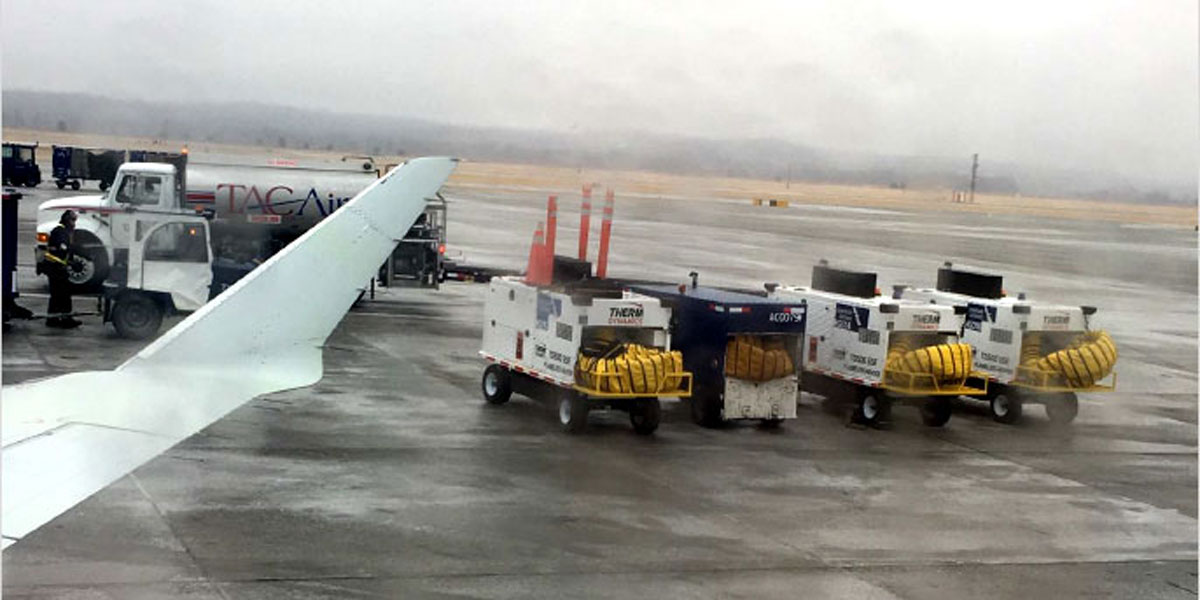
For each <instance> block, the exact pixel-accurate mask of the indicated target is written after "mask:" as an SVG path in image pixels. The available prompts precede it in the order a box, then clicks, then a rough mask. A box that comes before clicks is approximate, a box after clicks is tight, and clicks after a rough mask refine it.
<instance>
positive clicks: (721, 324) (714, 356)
mask: <svg viewBox="0 0 1200 600" xmlns="http://www.w3.org/2000/svg"><path fill="white" fill-rule="evenodd" d="M632 289H633V290H634V291H636V292H640V293H644V294H646V295H649V296H654V297H656V298H660V299H662V301H663V302H664V303H665V304H666V305H667V306H668V307H670V308H671V310H672V311H673V313H674V318H673V319H672V321H671V322H672V326H671V341H672V344H673V347H674V348H675V349H677V350H680V351H682V352H683V366H684V369H686V370H687V371H690V372H691V373H692V376H693V378H694V384H693V388H692V397H691V400H690V404H691V415H692V420H693V421H695V422H696V423H697V424H700V425H703V426H706V427H713V426H716V425H718V424H720V423H722V422H725V421H731V420H736V419H761V420H762V421H763V423H764V424H766V425H770V426H773V425H778V424H779V423H782V422H783V420H784V419H794V418H796V402H797V400H799V393H800V390H799V386H798V381H799V375H798V367H799V357H800V345H801V343H802V342H803V339H804V326H805V322H804V315H805V305H804V301H803V300H801V301H780V300H770V299H767V298H765V297H763V296H762V295H753V294H747V293H741V292H734V291H728V290H722V289H717V288H711V287H703V286H699V285H697V283H696V275H695V274H694V273H693V275H692V282H691V285H686V284H685V285H678V286H675V285H634V286H633V287H632Z"/></svg>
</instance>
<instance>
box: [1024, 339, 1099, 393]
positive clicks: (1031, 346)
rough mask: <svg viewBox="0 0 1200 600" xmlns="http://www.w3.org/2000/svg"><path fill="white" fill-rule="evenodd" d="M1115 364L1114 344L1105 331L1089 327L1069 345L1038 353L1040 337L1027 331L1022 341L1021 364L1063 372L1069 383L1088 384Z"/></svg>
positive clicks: (1073, 385)
mask: <svg viewBox="0 0 1200 600" xmlns="http://www.w3.org/2000/svg"><path fill="white" fill-rule="evenodd" d="M1116 364H1117V345H1116V343H1115V342H1113V339H1112V337H1111V336H1109V335H1108V332H1107V331H1088V332H1085V333H1084V334H1082V335H1080V336H1079V337H1077V338H1075V340H1074V341H1072V342H1071V344H1070V345H1069V346H1067V347H1066V348H1063V349H1062V350H1058V351H1057V352H1051V353H1050V354H1047V355H1046V356H1041V339H1040V337H1039V336H1038V335H1037V334H1033V333H1031V334H1028V335H1026V336H1025V339H1024V340H1023V342H1022V345H1021V366H1023V367H1032V368H1033V369H1036V370H1038V371H1050V372H1052V373H1058V374H1060V375H1062V377H1063V379H1064V380H1066V382H1067V384H1068V385H1070V386H1071V387H1079V388H1085V387H1091V386H1092V385H1094V384H1095V383H1096V382H1097V381H1100V380H1101V379H1104V378H1105V377H1107V376H1108V374H1109V373H1111V372H1112V369H1113V366H1114V365H1116Z"/></svg>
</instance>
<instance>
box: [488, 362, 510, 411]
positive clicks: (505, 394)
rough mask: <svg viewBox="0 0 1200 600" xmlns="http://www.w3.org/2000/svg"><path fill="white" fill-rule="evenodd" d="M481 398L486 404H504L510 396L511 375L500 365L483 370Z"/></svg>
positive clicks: (489, 366)
mask: <svg viewBox="0 0 1200 600" xmlns="http://www.w3.org/2000/svg"><path fill="white" fill-rule="evenodd" d="M482 387H483V399H484V400H486V401H487V403H488V404H504V403H505V402H508V399H509V398H510V397H511V396H512V376H511V375H509V373H508V369H505V368H504V367H502V366H500V365H488V368H486V369H484V370H483V382H482Z"/></svg>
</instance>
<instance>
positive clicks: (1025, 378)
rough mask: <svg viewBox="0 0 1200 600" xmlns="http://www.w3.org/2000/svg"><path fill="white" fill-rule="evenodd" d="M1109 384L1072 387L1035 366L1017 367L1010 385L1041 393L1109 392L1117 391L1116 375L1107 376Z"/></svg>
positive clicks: (1060, 375) (1056, 372) (1065, 379)
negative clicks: (1015, 374)
mask: <svg viewBox="0 0 1200 600" xmlns="http://www.w3.org/2000/svg"><path fill="white" fill-rule="evenodd" d="M1105 379H1108V380H1109V382H1108V383H1107V384H1103V383H1100V382H1096V383H1094V384H1092V385H1091V386H1088V387H1072V386H1071V384H1070V383H1069V382H1068V381H1067V378H1066V377H1065V376H1064V375H1063V374H1062V373H1060V372H1058V371H1047V370H1045V369H1039V368H1037V367H1035V366H1032V365H1030V366H1024V367H1017V378H1016V379H1014V380H1013V382H1012V384H1013V385H1016V386H1020V387H1024V388H1030V389H1034V390H1038V391H1042V392H1111V391H1113V390H1115V389H1117V374H1116V372H1115V371H1114V372H1113V373H1111V374H1109V376H1108V377H1106V378H1105Z"/></svg>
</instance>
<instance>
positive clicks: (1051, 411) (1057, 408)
mask: <svg viewBox="0 0 1200 600" xmlns="http://www.w3.org/2000/svg"><path fill="white" fill-rule="evenodd" d="M1078 415H1079V398H1077V397H1076V396H1075V392H1066V393H1063V394H1056V395H1055V397H1053V398H1047V399H1046V416H1047V417H1050V422H1051V423H1054V424H1055V425H1067V424H1070V423H1071V421H1074V420H1075V417H1076V416H1078Z"/></svg>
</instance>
